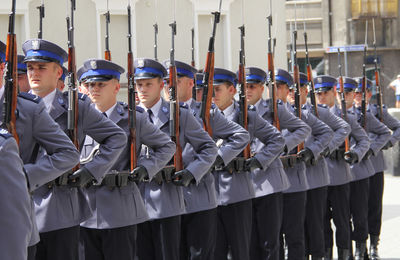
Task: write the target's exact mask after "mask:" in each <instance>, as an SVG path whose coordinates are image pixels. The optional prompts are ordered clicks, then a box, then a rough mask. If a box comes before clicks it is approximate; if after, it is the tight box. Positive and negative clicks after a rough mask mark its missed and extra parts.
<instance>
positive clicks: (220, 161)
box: [213, 155, 225, 169]
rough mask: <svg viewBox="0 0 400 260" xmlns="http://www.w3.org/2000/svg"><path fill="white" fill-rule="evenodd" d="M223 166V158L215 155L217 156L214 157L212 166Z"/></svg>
mask: <svg viewBox="0 0 400 260" xmlns="http://www.w3.org/2000/svg"><path fill="white" fill-rule="evenodd" d="M224 166H225V164H224V160H223V159H222V157H221V156H219V155H217V158H216V159H215V162H214V164H213V168H217V169H218V168H223V167H224Z"/></svg>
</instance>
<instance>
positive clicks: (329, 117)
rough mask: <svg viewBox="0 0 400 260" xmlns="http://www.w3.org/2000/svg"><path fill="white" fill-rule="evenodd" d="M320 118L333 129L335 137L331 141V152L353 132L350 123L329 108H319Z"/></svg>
mask: <svg viewBox="0 0 400 260" xmlns="http://www.w3.org/2000/svg"><path fill="white" fill-rule="evenodd" d="M318 112H319V116H320V119H321V120H322V121H323V122H324V123H325V124H327V125H328V126H329V127H330V128H331V129H332V130H333V137H332V139H331V141H330V142H329V146H328V147H329V152H333V151H334V150H336V149H337V148H338V147H339V146H340V145H342V144H343V142H344V140H345V139H346V137H347V136H348V135H349V134H350V132H351V127H350V125H349V124H348V123H347V122H346V121H345V120H343V119H342V118H340V117H338V116H336V115H334V114H333V113H331V112H330V111H329V110H328V109H319V110H318Z"/></svg>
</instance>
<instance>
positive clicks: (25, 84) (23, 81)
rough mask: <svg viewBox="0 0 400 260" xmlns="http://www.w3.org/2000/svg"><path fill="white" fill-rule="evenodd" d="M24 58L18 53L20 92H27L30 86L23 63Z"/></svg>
mask: <svg viewBox="0 0 400 260" xmlns="http://www.w3.org/2000/svg"><path fill="white" fill-rule="evenodd" d="M24 59H25V56H24V55H18V67H17V72H18V89H19V91H20V92H29V90H31V87H30V86H29V81H28V75H26V64H25V63H24Z"/></svg>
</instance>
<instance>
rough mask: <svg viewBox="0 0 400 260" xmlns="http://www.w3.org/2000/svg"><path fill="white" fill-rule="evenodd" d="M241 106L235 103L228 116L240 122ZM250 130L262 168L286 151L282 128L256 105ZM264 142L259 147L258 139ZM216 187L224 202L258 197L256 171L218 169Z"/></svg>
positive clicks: (249, 113) (264, 169)
mask: <svg viewBox="0 0 400 260" xmlns="http://www.w3.org/2000/svg"><path fill="white" fill-rule="evenodd" d="M239 112H240V107H239V104H238V103H237V102H235V103H234V112H233V113H232V114H231V115H228V116H227V119H228V120H231V121H234V122H236V123H238V122H239ZM247 120H248V125H247V130H248V132H249V134H250V142H251V144H252V145H251V146H252V147H251V148H252V153H253V154H254V157H255V158H256V159H257V160H258V161H259V162H260V163H261V166H262V169H261V171H266V170H267V168H268V167H269V165H270V164H271V162H272V161H273V160H274V159H275V158H276V157H277V156H278V155H279V154H280V153H281V152H282V150H283V147H284V140H283V137H282V135H281V134H280V133H279V131H278V130H277V129H276V128H275V127H273V126H272V125H271V124H269V123H268V122H267V121H266V120H264V119H263V118H262V117H261V116H260V115H258V114H257V112H256V111H255V108H254V107H252V106H251V107H249V109H248V117H247ZM256 141H258V142H259V143H260V146H259V147H255V146H254V144H255V142H256ZM214 174H215V177H216V185H217V186H216V187H217V191H218V193H219V202H220V205H227V204H232V203H235V202H239V201H244V200H247V199H251V198H254V197H255V192H254V184H253V180H252V179H253V176H254V174H253V173H245V172H242V173H234V174H230V173H228V172H215V173H214Z"/></svg>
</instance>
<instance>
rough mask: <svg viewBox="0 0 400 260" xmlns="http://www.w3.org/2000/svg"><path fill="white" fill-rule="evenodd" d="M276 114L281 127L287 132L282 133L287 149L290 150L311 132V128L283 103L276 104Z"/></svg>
mask: <svg viewBox="0 0 400 260" xmlns="http://www.w3.org/2000/svg"><path fill="white" fill-rule="evenodd" d="M278 116H279V123H280V126H281V128H282V129H284V128H285V129H287V130H288V133H287V134H285V135H284V137H285V145H286V147H287V149H288V151H291V150H292V149H293V148H295V147H296V146H297V145H298V144H300V143H301V142H303V141H304V140H305V139H306V138H307V137H308V136H309V135H310V134H311V128H310V127H309V126H308V125H307V124H306V123H304V122H303V121H302V120H301V119H299V118H297V117H296V116H295V115H293V114H292V113H290V112H289V111H288V110H287V108H285V107H284V106H283V105H278Z"/></svg>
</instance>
